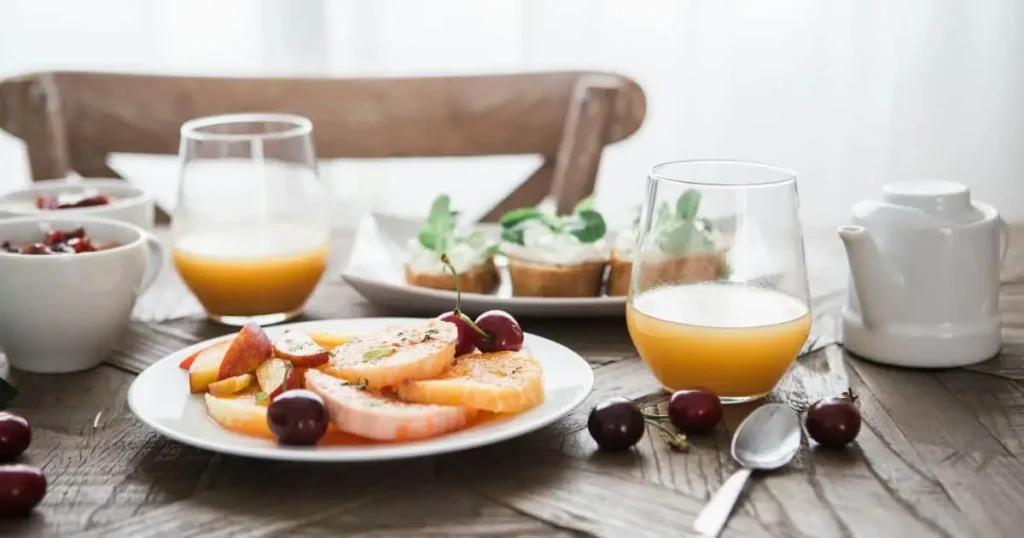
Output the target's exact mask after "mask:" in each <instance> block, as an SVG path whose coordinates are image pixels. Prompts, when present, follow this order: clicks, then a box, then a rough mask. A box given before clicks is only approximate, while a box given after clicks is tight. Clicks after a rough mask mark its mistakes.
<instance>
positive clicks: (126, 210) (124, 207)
mask: <svg viewBox="0 0 1024 538" xmlns="http://www.w3.org/2000/svg"><path fill="white" fill-rule="evenodd" d="M83 190H96V191H99V192H100V193H101V194H106V195H108V196H110V197H111V203H109V204H107V205H101V206H92V207H77V208H69V209H59V210H52V211H42V210H40V209H38V208H36V197H37V196H39V195H41V194H58V193H80V192H82V191H83ZM153 212H154V206H153V197H152V196H150V195H148V194H146V192H145V191H143V190H142V189H140V188H138V187H135V186H132V185H131V184H129V183H128V182H127V181H124V180H120V179H71V180H63V179H59V180H58V179H52V180H45V181H38V182H35V183H32V184H31V185H30V186H28V187H26V188H24V189H20V190H17V191H14V192H9V193H7V194H4V195H3V196H0V218H8V217H27V216H36V215H53V216H59V217H61V218H75V217H82V216H91V217H105V218H110V219H114V220H120V221H124V222H128V223H130V224H134V225H136V226H138V227H139V228H142V229H143V230H151V229H152V228H153V214H154V213H153Z"/></svg>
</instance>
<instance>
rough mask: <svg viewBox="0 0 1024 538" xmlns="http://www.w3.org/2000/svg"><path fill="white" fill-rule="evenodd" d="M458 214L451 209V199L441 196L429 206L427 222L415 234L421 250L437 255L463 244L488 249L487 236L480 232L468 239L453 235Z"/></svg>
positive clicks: (478, 248)
mask: <svg viewBox="0 0 1024 538" xmlns="http://www.w3.org/2000/svg"><path fill="white" fill-rule="evenodd" d="M458 215H459V212H458V211H454V210H452V208H451V198H450V197H449V196H448V195H446V194H442V195H440V196H438V197H437V198H435V199H434V201H433V203H431V204H430V213H429V214H428V215H427V221H426V222H425V223H424V224H423V226H422V227H420V229H419V231H418V232H417V233H416V240H417V241H419V243H420V245H422V246H423V248H425V249H427V250H430V251H432V252H435V253H437V254H439V255H440V254H445V253H447V252H448V250H449V249H450V248H452V246H453V245H455V244H456V243H459V242H465V243H466V244H468V245H469V246H470V247H472V248H474V249H477V250H487V249H489V248H490V246H489V245H488V243H489V241H488V240H487V236H486V235H484V234H483V233H482V232H479V231H477V232H474V233H472V234H470V236H469V237H466V238H462V237H459V236H457V235H456V233H455V223H456V222H455V221H456V217H458Z"/></svg>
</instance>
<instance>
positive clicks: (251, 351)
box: [217, 323, 274, 379]
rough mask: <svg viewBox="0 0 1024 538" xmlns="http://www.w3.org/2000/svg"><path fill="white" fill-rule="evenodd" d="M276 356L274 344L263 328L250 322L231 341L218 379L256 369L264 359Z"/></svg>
mask: <svg viewBox="0 0 1024 538" xmlns="http://www.w3.org/2000/svg"><path fill="white" fill-rule="evenodd" d="M273 356H274V346H273V345H272V344H271V343H270V338H267V334H266V333H265V332H263V329H261V328H260V326H259V325H257V324H255V323H249V324H248V325H246V326H244V327H242V330H240V331H238V335H237V336H235V339H234V340H232V341H231V347H229V348H228V350H227V353H225V354H224V361H223V362H221V365H220V372H219V373H218V375H217V379H227V378H229V377H235V376H238V375H242V374H248V373H251V372H253V371H254V370H256V367H257V366H259V365H260V364H261V363H262V362H263V361H266V360H268V359H270V358H271V357H273Z"/></svg>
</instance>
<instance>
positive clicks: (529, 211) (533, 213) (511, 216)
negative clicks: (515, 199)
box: [499, 207, 544, 228]
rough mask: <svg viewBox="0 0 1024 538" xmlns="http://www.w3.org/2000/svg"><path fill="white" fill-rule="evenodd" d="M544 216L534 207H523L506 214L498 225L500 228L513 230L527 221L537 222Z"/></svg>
mask: <svg viewBox="0 0 1024 538" xmlns="http://www.w3.org/2000/svg"><path fill="white" fill-rule="evenodd" d="M543 216H544V212H542V211H541V210H540V209H537V208H536V207H524V208H521V209H513V210H512V211H509V212H508V213H505V214H504V215H503V216H502V217H501V220H500V221H499V223H500V224H501V227H502V228H514V227H516V226H518V225H520V224H522V223H524V222H526V221H528V220H539V219H542V218H543Z"/></svg>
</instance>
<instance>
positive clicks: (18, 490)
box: [0, 465, 46, 517]
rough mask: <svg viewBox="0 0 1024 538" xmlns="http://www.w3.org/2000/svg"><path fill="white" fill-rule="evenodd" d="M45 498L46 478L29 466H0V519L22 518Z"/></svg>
mask: <svg viewBox="0 0 1024 538" xmlns="http://www.w3.org/2000/svg"><path fill="white" fill-rule="evenodd" d="M44 496H46V477H45V476H43V473H42V472H40V471H39V469H36V468H35V467H31V466H29V465H2V466H0V517H24V516H27V515H29V514H30V513H31V512H32V509H33V508H35V507H36V505H37V504H39V501H41V500H43V497H44Z"/></svg>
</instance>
